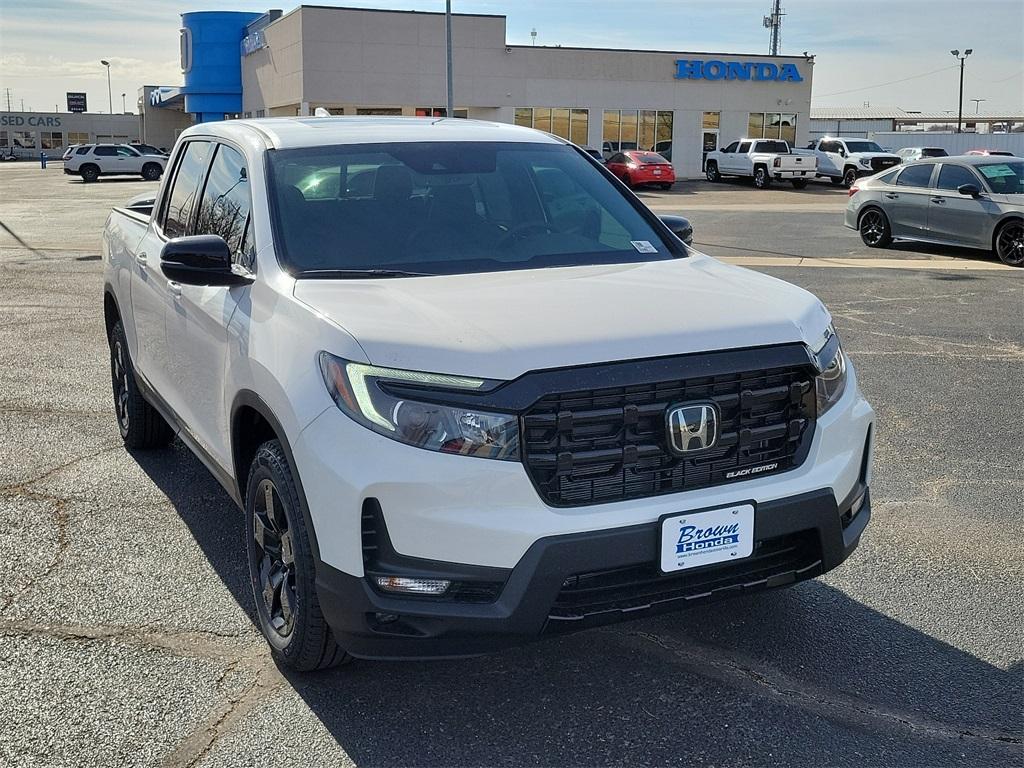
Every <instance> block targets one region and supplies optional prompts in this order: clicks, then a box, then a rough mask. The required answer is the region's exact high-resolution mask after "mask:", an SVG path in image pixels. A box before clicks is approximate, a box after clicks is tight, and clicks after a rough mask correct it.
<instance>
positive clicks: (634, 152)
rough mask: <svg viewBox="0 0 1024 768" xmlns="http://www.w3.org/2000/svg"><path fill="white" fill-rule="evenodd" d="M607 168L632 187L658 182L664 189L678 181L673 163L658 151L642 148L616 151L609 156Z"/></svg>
mask: <svg viewBox="0 0 1024 768" xmlns="http://www.w3.org/2000/svg"><path fill="white" fill-rule="evenodd" d="M607 168H608V170H609V171H611V172H612V173H614V174H615V175H616V176H618V177H619V178H620V179H622V181H623V182H625V184H626V186H627V187H629V188H630V189H633V188H635V187H639V186H640V185H641V184H657V185H658V186H659V187H661V188H662V189H669V188H670V187H671V186H672V185H673V184H675V181H676V172H675V169H674V168H673V167H672V163H670V162H669V161H668V160H666V159H665V158H664V157H662V156H661V155H659V154H658V153H657V152H645V151H644V150H642V149H628V150H626V151H625V152H616V153H615V154H614V155H612V156H611V157H609V158H608V163H607Z"/></svg>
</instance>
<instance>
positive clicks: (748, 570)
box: [548, 531, 821, 632]
mask: <svg viewBox="0 0 1024 768" xmlns="http://www.w3.org/2000/svg"><path fill="white" fill-rule="evenodd" d="M820 564H821V551H820V548H819V546H818V543H817V539H816V537H815V534H814V531H802V532H800V533H797V534H791V535H788V536H781V537H778V538H774V539H766V540H764V541H760V542H758V543H757V545H756V546H755V547H754V551H753V553H752V554H751V555H750V556H749V557H746V558H744V559H743V560H740V561H737V562H730V563H723V564H716V565H707V566H703V567H700V568H694V569H692V570H686V571H681V572H677V573H667V574H666V573H662V572H661V571H660V569H659V568H658V566H657V565H656V564H655V563H644V564H641V565H635V566H630V567H627V568H617V569H614V570H609V571H595V572H591V573H582V574H578V575H575V576H572V577H570V578H568V579H566V580H565V583H564V584H563V585H562V589H561V591H560V592H559V593H558V597H557V598H556V600H555V603H554V605H553V606H552V607H551V610H550V611H549V616H548V620H549V621H548V631H556V632H557V631H559V630H565V629H577V628H578V624H580V623H584V624H589V623H600V622H601V621H602V620H614V619H616V618H619V617H620V616H619V614H622V613H633V612H639V611H644V610H651V611H657V610H658V609H664V610H668V609H671V608H674V607H678V606H679V605H680V604H681V603H683V602H692V601H701V600H706V599H711V598H715V597H724V596H726V595H730V594H734V593H737V592H741V591H743V590H751V589H759V588H766V587H773V586H781V585H783V584H789V583H792V582H794V581H796V580H798V579H802V578H810V577H811V576H815V575H817V572H818V568H819V566H820Z"/></svg>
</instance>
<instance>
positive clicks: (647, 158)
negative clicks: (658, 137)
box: [629, 152, 668, 165]
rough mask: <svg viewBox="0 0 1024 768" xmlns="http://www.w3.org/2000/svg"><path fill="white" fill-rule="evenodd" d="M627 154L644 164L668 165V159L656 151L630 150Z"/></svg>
mask: <svg viewBox="0 0 1024 768" xmlns="http://www.w3.org/2000/svg"><path fill="white" fill-rule="evenodd" d="M629 156H630V157H632V158H633V159H634V160H636V161H637V162H638V163H644V164H645V165H668V160H666V159H665V158H664V157H662V156H661V155H659V154H658V153H657V152H630V153H629Z"/></svg>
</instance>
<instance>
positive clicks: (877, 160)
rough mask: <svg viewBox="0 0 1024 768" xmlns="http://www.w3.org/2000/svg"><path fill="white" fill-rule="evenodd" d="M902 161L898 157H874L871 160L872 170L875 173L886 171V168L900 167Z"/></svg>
mask: <svg viewBox="0 0 1024 768" xmlns="http://www.w3.org/2000/svg"><path fill="white" fill-rule="evenodd" d="M899 164H900V160H899V158H897V157H873V158H871V170H873V171H884V170H885V169H886V168H892V167H893V166H894V165H899Z"/></svg>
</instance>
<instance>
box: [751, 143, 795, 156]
mask: <svg viewBox="0 0 1024 768" xmlns="http://www.w3.org/2000/svg"><path fill="white" fill-rule="evenodd" d="M754 151H755V152H772V153H774V154H778V155H785V154H788V153H789V145H788V144H787V143H786V142H784V141H759V142H757V144H756V146H755V148H754Z"/></svg>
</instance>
